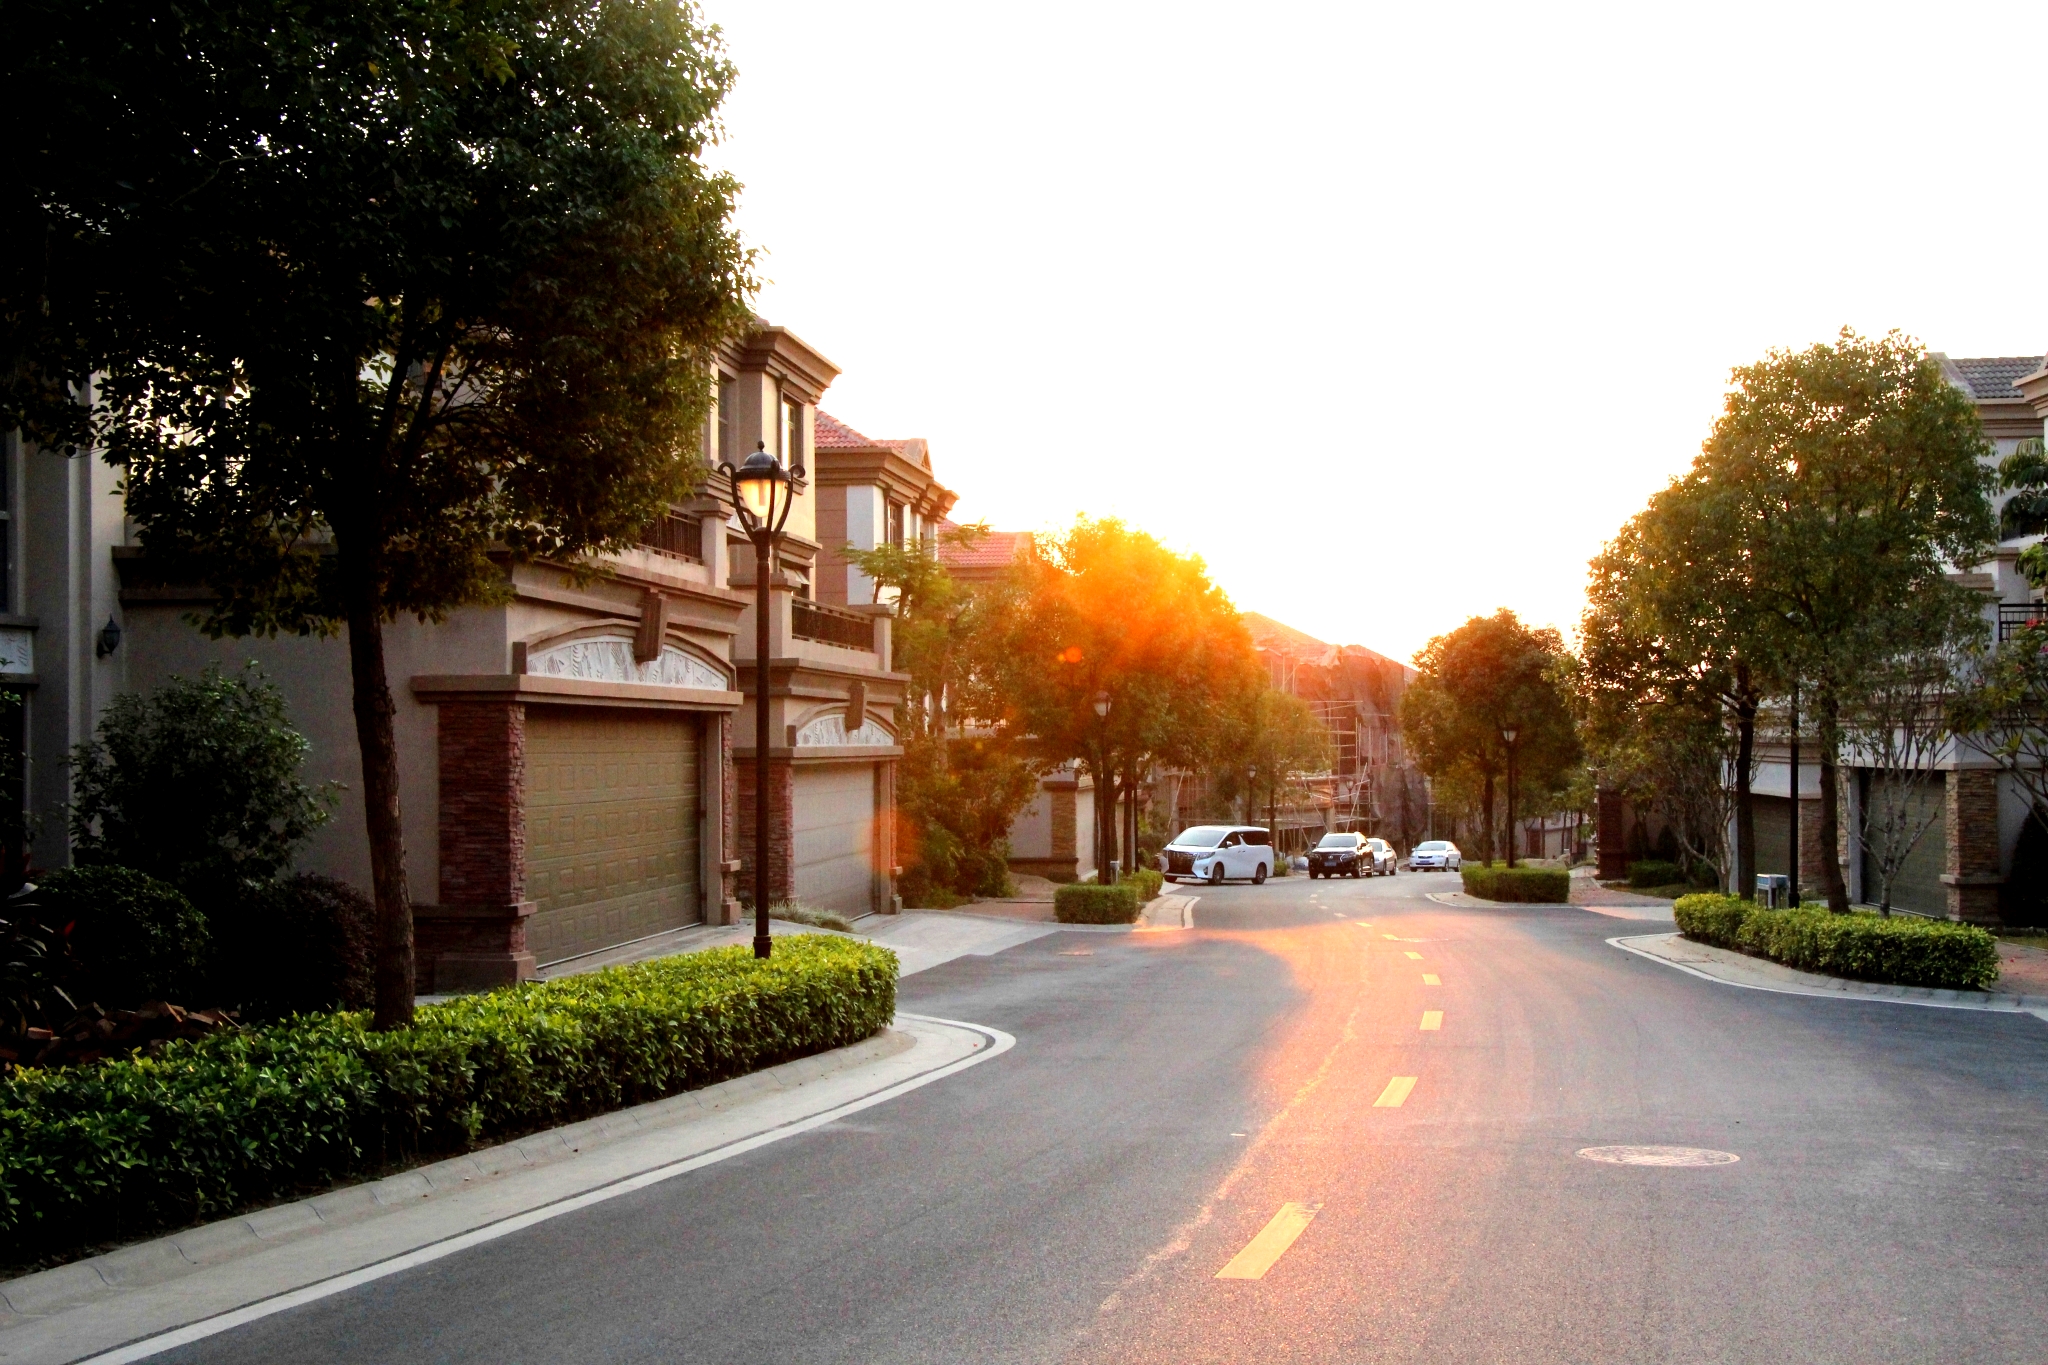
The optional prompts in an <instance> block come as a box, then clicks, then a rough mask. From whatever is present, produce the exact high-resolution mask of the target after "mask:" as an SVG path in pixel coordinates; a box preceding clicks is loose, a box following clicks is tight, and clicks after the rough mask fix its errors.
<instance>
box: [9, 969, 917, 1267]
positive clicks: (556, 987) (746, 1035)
mask: <svg viewBox="0 0 2048 1365" xmlns="http://www.w3.org/2000/svg"><path fill="white" fill-rule="evenodd" d="M896 971H897V964H896V957H895V954H893V953H891V952H889V951H888V950H887V949H884V948H878V947H876V946H874V945H872V944H867V943H861V942H857V941H854V940H849V939H843V938H833V937H830V936H826V935H804V936H798V937H791V938H784V939H777V940H776V943H775V956H774V957H772V958H771V959H769V960H768V961H766V962H760V961H756V960H755V958H754V957H753V955H752V953H751V951H750V950H748V949H746V948H744V947H736V948H722V949H714V950H712V951H709V952H702V953H691V954H685V955H683V956H679V957H671V958H664V959H661V960H659V961H655V962H645V963H636V964H634V965H632V966H626V967H613V968H609V969H607V970H605V971H601V972H593V973H591V974H590V975H588V976H576V977H568V978H565V979H563V980H559V981H550V982H546V983H541V984H529V985H525V986H516V987H509V988H507V989H504V990H499V991H492V992H489V993H487V994H483V995H473V996H465V997H463V998H462V999H459V1000H455V1001H451V1002H449V1003H447V1004H444V1005H430V1006H426V1007H424V1008H422V1009H421V1010H420V1011H419V1013H418V1016H417V1017H416V1019H415V1021H414V1023H413V1024H412V1025H411V1026H410V1027H408V1028H403V1029H396V1030H393V1031H391V1032H389V1033H373V1032H371V1031H370V1028H369V1018H368V1016H367V1015H365V1014H360V1013H349V1014H331V1015H323V1016H317V1017H302V1018H298V1019H294V1020H292V1021H290V1022H289V1023H285V1024H278V1025H273V1026H270V1027H267V1028H255V1029H241V1030H235V1031H233V1032H229V1033H223V1034H217V1035H215V1036H213V1037H210V1038H207V1039H204V1040H201V1041H198V1042H180V1043H173V1044H171V1045H170V1046H169V1047H168V1048H166V1049H165V1051H164V1052H163V1054H162V1055H161V1056H158V1057H136V1058H131V1059H128V1060H124V1061H110V1062H102V1063H99V1064H97V1065H92V1066H79V1067H68V1068H65V1069H62V1070H53V1071H42V1070H35V1069H25V1070H22V1071H19V1072H16V1073H15V1075H14V1076H13V1077H12V1078H11V1079H9V1080H6V1081H0V1246H6V1247H7V1248H8V1249H9V1251H10V1252H11V1253H13V1254H11V1255H10V1256H8V1257H7V1258H5V1259H7V1260H10V1261H15V1262H16V1263H21V1262H25V1261H28V1260H30V1259H32V1258H44V1259H47V1258H50V1257H52V1256H57V1255H62V1254H66V1253H73V1252H76V1251H78V1250H79V1249H81V1248H86V1247H90V1246H93V1245H94V1244H97V1243H101V1242H104V1241H108V1240H111V1239H118V1238H130V1237H136V1236H140V1235H143V1234H147V1233H151V1232H155V1231H158V1230H160V1229H163V1228H169V1227H177V1226H181V1225H184V1224H187V1223H191V1222H193V1221H196V1220H203V1219H209V1218H219V1217H224V1216H226V1215H227V1214H229V1213H232V1212H233V1211H234V1210H236V1209H239V1208H246V1207H249V1206H251V1205H256V1204H262V1203H266V1202H270V1201H273V1200H276V1199H278V1198H280V1197H284V1196H289V1195H293V1194H296V1193H299V1192H302V1191H307V1190H313V1189H319V1188H322V1187H325V1186H328V1185H331V1184H333V1183H334V1182H336V1181H340V1180H346V1179H356V1178H361V1177H364V1176H368V1175H372V1174H374V1173H376V1172H378V1171H381V1170H386V1169H389V1168H391V1167H392V1166H393V1165H395V1164H398V1163H404V1162H410V1161H413V1160H416V1159H418V1158H421V1157H424V1156H428V1155H432V1154H438V1153H447V1152H457V1151H462V1150H464V1149H466V1148H469V1147H473V1146H475V1145H477V1144H479V1143H485V1142H497V1141H503V1140H505V1139H508V1138H512V1137H516V1136H518V1135H519V1134H521V1133H525V1132H530V1131H532V1130H534V1129H536V1128H543V1127H548V1126H550V1125H554V1124H559V1123H567V1122H571V1121H573V1120H576V1119H580V1118H585V1117H588V1116H589V1115H592V1114H598V1113H603V1112H605V1111H607V1110H611V1109H616V1108H618V1107H620V1106H621V1105H627V1104H637V1103H641V1102H643V1101H646V1100H652V1099H658V1098H660V1097H661V1096H664V1095H672V1094H675V1093H677V1092H678V1091H683V1090H689V1089H693V1088H695V1087H698V1086H702V1085H707V1084H709V1083H711V1082H713V1081H718V1080H722V1079H724V1078H726V1077H729V1076H737V1075H740V1074H742V1073H745V1072H748V1071H753V1070H757V1069H759V1068H761V1067H764V1066H772V1065H774V1064H775V1063H777V1062H783V1061H788V1060H790V1059H791V1058H795V1057H802V1056H806V1055H808V1054H811V1053H816V1052H823V1051H826V1050H827V1049H830V1048H836V1047H844V1046H846V1045H847V1044H850V1043H856V1042H859V1041H860V1040H861V1039H863V1038H867V1037H871V1036H872V1035H874V1034H875V1033H877V1032H879V1031H880V1030H881V1029H883V1028H884V1027H886V1026H887V1025H888V1023H889V1020H890V1019H891V1018H892V1017H893V1015H894V1014H895V1009H896Z"/></svg>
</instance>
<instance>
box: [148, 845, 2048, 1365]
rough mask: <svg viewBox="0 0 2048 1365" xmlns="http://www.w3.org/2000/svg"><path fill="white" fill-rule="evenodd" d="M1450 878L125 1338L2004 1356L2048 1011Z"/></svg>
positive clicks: (1163, 953) (1388, 892) (1068, 939)
mask: <svg viewBox="0 0 2048 1365" xmlns="http://www.w3.org/2000/svg"><path fill="white" fill-rule="evenodd" d="M1452 885H1453V883H1451V881H1450V879H1448V878H1442V877H1428V876H1415V875H1403V876H1401V877H1398V878H1393V879H1380V880H1375V881H1363V882H1352V881H1340V882H1325V881H1317V882H1310V881H1308V880H1306V879H1305V878H1289V879H1287V880H1285V881H1278V882H1272V883H1268V884H1267V885H1266V886H1263V887H1250V886H1243V887H1228V888H1223V889H1220V890H1210V889H1206V888H1204V889H1202V892H1201V894H1202V901H1201V904H1200V905H1199V907H1198V908H1197V910H1196V920H1197V926H1198V927H1197V929H1196V930H1195V931H1194V932H1186V933H1171V932H1168V933H1151V934H1140V935H1131V936H1128V937H1125V936H1112V935H1105V934H1089V935H1082V934H1055V935H1053V936H1051V937H1048V938H1043V939H1040V940H1037V941H1035V942H1032V943H1029V944H1025V945H1023V946H1022V947H1019V948H1015V949H1012V950H1010V951H1008V952H1006V953H1002V954H999V955H997V956H994V957H990V958H964V959H959V960H956V961H954V962H951V963H948V964H946V965H944V966H941V967H938V968H934V969H932V970H930V971H927V972H925V973H922V974H920V975H918V976H915V977H912V978H910V979H909V980H907V981H906V982H905V983H904V991H903V1005H904V1007H905V1008H906V1009H910V1010H914V1011H917V1012H920V1013H925V1014H935V1015H941V1016H945V1017H950V1018H955V1019H967V1020H973V1021H975V1022H978V1023H984V1024H990V1025H994V1026H996V1027H998V1028H1001V1029H1005V1030H1007V1031H1009V1032H1011V1033H1013V1034H1015V1035H1016V1037H1017V1039H1018V1044H1017V1047H1016V1048H1015V1049H1014V1050H1013V1051H1011V1052H1010V1053H1008V1054H1006V1055H1004V1056H1002V1057H999V1058H997V1059H995V1060H994V1061H992V1062H990V1063H988V1064H986V1065H983V1066H980V1067H976V1068H974V1069H973V1070H971V1071H968V1072H965V1073H963V1074H961V1075H959V1076H957V1077H953V1078H950V1079H948V1080H945V1081H943V1082H940V1083H938V1084H935V1085H931V1086H927V1087H925V1088H924V1089H921V1090H918V1091H915V1092H914V1093H912V1094H909V1095H907V1096H905V1097H903V1098H900V1099H897V1100H894V1101H892V1102H890V1103H888V1104H886V1105H882V1106H880V1107H877V1108H874V1109H869V1110H866V1111H864V1112H862V1113H861V1114H860V1115H858V1116H857V1119H856V1120H855V1121H848V1122H844V1123H840V1124H837V1125H833V1126H830V1127H826V1128H821V1129H819V1130H817V1131H815V1132H812V1133H808V1134H805V1135H803V1136H800V1137H797V1138H793V1139H791V1140H788V1141H786V1142H782V1143H778V1144H774V1145H771V1146H768V1147H765V1148H762V1149H760V1150H758V1151H755V1152H752V1153H749V1154H747V1155H745V1156H742V1157H738V1158H735V1159H734V1160H731V1161H728V1162H725V1163H723V1164H720V1165H717V1166H713V1167H710V1168H708V1169H706V1170H703V1171H699V1172H695V1173H693V1174H691V1175H688V1176H684V1177H680V1178H678V1179H675V1180H672V1181H669V1182H666V1183H664V1184H661V1185H657V1186H654V1187H652V1188H649V1189H647V1190H643V1191H640V1192H638V1193H636V1194H633V1195H629V1196H626V1197H622V1198H619V1199H616V1200H613V1201H610V1202H607V1203H604V1204H601V1205H599V1206H596V1207H594V1208H591V1209H587V1210H584V1211H582V1212H580V1213H576V1214H572V1215H568V1216H565V1217H562V1218H558V1219H555V1220H553V1221H550V1222H546V1223H542V1224H540V1225H539V1226H537V1227H534V1228H531V1229H528V1230H526V1231H524V1232H522V1233H519V1234H517V1235H514V1236H511V1237H507V1238H504V1239H502V1240H499V1241H494V1242H491V1243H488V1244H486V1245H484V1246H481V1247H478V1248H475V1249H473V1250H470V1251H468V1252H465V1253H463V1254H460V1255H458V1256H454V1257H451V1258H449V1259H446V1260H443V1261H438V1262H435V1263H433V1264H431V1265H429V1266H426V1267H423V1268H421V1269H419V1270H417V1271H415V1272H412V1273H409V1274H405V1275H401V1276H396V1277H393V1278H390V1279H385V1280H381V1281H378V1282H376V1283H374V1284H371V1285H369V1286H366V1287H364V1288H361V1289H359V1290H357V1291H354V1292H352V1293H349V1294H346V1295H342V1296H338V1297H335V1298H331V1299H327V1300H323V1301H321V1302H318V1303H314V1304H311V1305H308V1306H306V1307H303V1308H299V1309H296V1310H293V1311H291V1312H288V1313H284V1314H280V1315H278V1316H275V1317H271V1318H267V1319H264V1320H261V1321H259V1322H256V1323H253V1324H251V1325H249V1326H247V1327H244V1328H241V1329H239V1330H237V1331H235V1332H233V1333H231V1334H227V1335H223V1336H219V1337H214V1338H211V1339H209V1340H206V1341H204V1342H201V1343H199V1344H197V1345H196V1346H193V1347H191V1348H188V1349H186V1350H185V1351H183V1352H179V1353H176V1354H174V1355H170V1356H166V1357H163V1358H164V1359H177V1360H191V1361H206V1362H238V1361H247V1362H274V1361H280V1360H290V1361H295V1362H313V1361H338V1362H340V1361H345V1362H373V1361H392V1362H420V1361H451V1362H452V1361H464V1362H467V1361H475V1362H490V1365H511V1363H513V1362H559V1361H636V1362H637V1361H648V1362H653V1361H660V1362H734V1363H735V1365H742V1363H743V1365H770V1363H774V1365H780V1363H781V1362H863V1363H879V1362H932V1363H933V1365H959V1362H979V1361H1030V1362H1065V1363H1071V1365H1084V1363H1085V1365H1093V1363H1094V1362H1104V1363H1105V1365H1106V1363H1107V1362H1118V1363H1119V1365H1131V1363H1133V1362H1161V1363H1162V1365H1164V1363H1166V1362H1174V1363H1175V1365H1178V1363H1180V1362H1191V1361H1232V1362H1237V1361H1243V1362H1276V1361H1317V1362H1322V1361H1329V1362H1347V1363H1348V1362H1359V1361H1404V1362H1405V1361H1418V1362H1493V1361H1531V1362H1550V1361H1556V1362H1574V1363H1583V1362H1610V1361H1611V1362H1617V1363H1619V1362H1629V1363H1630V1365H1638V1363H1640V1362H1649V1361H1700V1362H1724V1361H1764V1360H1769V1361H1773V1362H1777V1361H1787V1362H1792V1361H1841V1362H1859V1363H1860V1362H1888V1361H1915V1362H1920V1361H1942V1362H1998V1361H2014V1362H2030V1363H2032V1362H2039V1361H2042V1360H2048V1299H2044V1297H2043V1296H2042V1295H2041V1294H2040V1292H2039V1282H2040V1272H2041V1267H2042V1265H2043V1263H2044V1261H2048V1188H2044V1181H2043V1173H2044V1169H2048V1167H2044V1159H2043V1158H2044V1148H2048V1112H2044V1099H2048V1024H2044V1023H2042V1022H2041V1021H2039V1020H2036V1019H2034V1018H2032V1017H2029V1016H2017V1017H2015V1016H2011V1015H1995V1014H1986V1013H1972V1012H1964V1011H1955V1010H1940V1009H1927V1008H1915V1007H1908V1006H1901V1005H1893V1004H1885V1003H1877V1002H1862V1001H1850V1000H1816V999H1809V998H1803V997H1794V996H1780V995H1772V994H1767V993H1764V992H1758V991H1747V990H1739V989H1735V988H1731V987H1726V986H1721V985H1717V984H1715V983H1711V982H1707V981H1702V980H1698V979H1695V978H1692V977H1689V976H1686V975H1683V974H1681V973H1679V972H1676V971H1673V970H1670V969H1669V968H1666V967H1663V966H1660V965H1658V964H1655V963H1652V962H1647V961H1644V960H1643V959H1641V958H1638V957H1635V956H1632V955H1630V954H1627V953H1623V952H1621V951H1618V950H1616V949H1615V948H1613V947H1610V946H1609V945H1608V944H1607V943H1606V942H1605V940H1606V939H1607V938H1609V937H1611V936H1614V935H1617V934H1625V933H1634V932H1643V931H1645V930H1653V929H1654V928H1655V927H1656V926H1654V925H1644V924H1630V923H1627V922H1625V921H1620V920H1616V919H1611V918H1608V917H1605V916H1601V915H1597V914H1593V913H1590V912H1587V911H1581V910H1559V909H1526V910H1509V909H1472V908H1451V907H1446V906H1442V905H1439V904H1436V903H1434V902H1431V901H1429V900H1427V899H1425V898H1424V897H1423V893H1424V892H1426V891H1443V890H1448V889H1451V886H1452ZM1368 924H1369V926H1370V927H1365V926H1367V925H1368ZM1425 974H1428V975H1429V976H1432V977H1434V978H1435V979H1436V980H1437V981H1438V982H1439V983H1440V984H1435V985H1431V984H1427V983H1426V981H1425ZM1426 1011H1436V1012H1440V1016H1441V1017H1440V1019H1438V1020H1437V1021H1436V1023H1437V1025H1438V1026H1437V1027H1435V1028H1430V1029H1426V1028H1425V1027H1424V1024H1425V1022H1426V1015H1425V1012H1426ZM1396 1077H1412V1078H1414V1079H1413V1085H1412V1088H1411V1089H1409V1090H1408V1091H1407V1093H1406V1096H1405V1099H1403V1100H1402V1101H1401V1103H1399V1104H1398V1106H1396V1105H1393V1104H1391V1103H1388V1104H1380V1103H1376V1102H1377V1101H1380V1100H1382V1099H1383V1098H1387V1097H1389V1083H1390V1082H1391V1081H1393V1080H1394V1079H1395V1078H1396ZM1400 1089H1401V1087H1400V1086H1398V1085H1397V1086H1395V1087H1394V1090H1396V1091H1398V1090H1400ZM1609 1144H1674V1145H1681V1146H1687V1147H1697V1148H1703V1149H1712V1150H1715V1151H1721V1152H1728V1153H1733V1154H1734V1155H1736V1156H1737V1157H1739V1158H1740V1160H1739V1161H1737V1162H1735V1163H1733V1164H1724V1165H1719V1166H1713V1167H1706V1168H1665V1167H1640V1166H1623V1165H1611V1164H1599V1163H1595V1162H1592V1161H1589V1160H1586V1159H1583V1158H1581V1157H1579V1156H1577V1155H1576V1153H1577V1152H1578V1151H1579V1150H1580V1149H1582V1148H1586V1147H1592V1146H1601V1145H1609ZM1290 1206H1292V1207H1290ZM1276 1216H1277V1217H1276ZM1304 1222H1305V1226H1304ZM1269 1223H1277V1225H1278V1226H1277V1227H1276V1228H1275V1229H1274V1231H1273V1232H1271V1233H1267V1234H1265V1235H1263V1236H1262V1230H1264V1229H1267V1227H1268V1224H1269ZM1287 1230H1295V1231H1297V1232H1298V1235H1297V1236H1296V1237H1295V1239H1294V1240H1293V1241H1292V1242H1291V1243H1288V1242H1287V1241H1286V1238H1285V1236H1284V1235H1283V1234H1284V1232H1285V1231H1287ZM1241 1253H1243V1255H1241ZM1226 1267H1232V1268H1234V1270H1236V1271H1239V1272H1244V1273H1257V1274H1258V1277H1257V1278H1218V1272H1219V1271H1221V1270H1224V1269H1225V1268H1226Z"/></svg>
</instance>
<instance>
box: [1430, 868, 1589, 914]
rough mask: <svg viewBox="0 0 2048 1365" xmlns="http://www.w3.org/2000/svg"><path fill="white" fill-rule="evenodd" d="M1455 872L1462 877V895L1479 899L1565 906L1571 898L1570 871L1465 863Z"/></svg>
mask: <svg viewBox="0 0 2048 1365" xmlns="http://www.w3.org/2000/svg"><path fill="white" fill-rule="evenodd" d="M1458 872H1459V875H1460V876H1461V877H1463V878H1464V882H1465V894H1466V895H1468V896H1477V897H1478V898H1479V899H1481V900H1486V901H1513V902H1517V903H1520V904H1524V905H1564V904H1567V903H1569V902H1570V900H1571V898H1572V874H1571V873H1569V872H1564V871H1561V870H1559V869H1557V868H1554V867H1509V866H1507V865H1506V864H1504V863H1494V864H1492V865H1490V866H1482V865H1480V864H1476V863H1466V864H1464V865H1463V866H1462V867H1460V868H1459V869H1458Z"/></svg>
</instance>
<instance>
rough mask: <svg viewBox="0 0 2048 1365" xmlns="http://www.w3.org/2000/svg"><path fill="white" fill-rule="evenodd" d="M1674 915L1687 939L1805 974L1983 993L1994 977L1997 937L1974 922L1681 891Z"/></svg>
mask: <svg viewBox="0 0 2048 1365" xmlns="http://www.w3.org/2000/svg"><path fill="white" fill-rule="evenodd" d="M1671 913H1672V915H1673V917H1674V918H1675V919H1676V920H1677V921H1678V928H1679V932H1680V933H1683V934H1684V935H1685V936H1686V937H1687V938H1691V939H1698V940H1699V941H1700V942H1702V943H1712V944H1716V945H1718V946H1720V947H1723V948H1734V949H1737V950H1739V951H1741V952H1745V953H1754V954H1756V955H1757V956H1758V957H1767V958H1770V959H1771V960H1772V961H1774V962H1782V963H1784V964H1785V965H1786V966H1788V967H1797V968H1799V969H1800V970H1802V971H1809V972H1825V973H1827V974H1828V975H1830V976H1847V977H1855V978H1857V979H1859V980H1863V981H1885V982H1890V983H1891V984H1893V985H1898V986H1938V987H1943V988H1946V989H1949V990H1982V989H1983V988H1984V987H1986V986H1989V985H1990V984H1991V983H1992V982H1994V981H1996V980H1997V979H1998V940H1996V939H1994V938H1993V937H1992V936H1991V935H1990V934H1988V933H1986V932H1985V931H1984V930H1982V929H1979V928H1978V927H1976V926H1975V925H1973V924H1951V923H1949V922H1947V921H1946V920H1928V919H1919V918H1916V917H1914V916H1910V915H1893V916H1891V917H1890V918H1886V917H1884V916H1881V915H1877V914H1873V913H1871V912H1869V911H1861V910H1859V911H1856V912H1854V913H1852V914H1847V915H1837V914H1833V913H1831V912H1829V911H1828V910H1826V909H1822V908H1815V907H1806V906H1802V907H1800V908H1798V909H1794V910H1766V909H1764V908H1763V907H1762V906H1759V905H1756V904H1754V903H1753V902H1750V901H1745V900H1741V899H1739V898H1737V897H1735V896H1720V895H1697V896H1680V897H1679V898H1678V900H1677V902H1676V903H1675V904H1674V905H1673V906H1672V907H1671Z"/></svg>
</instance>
